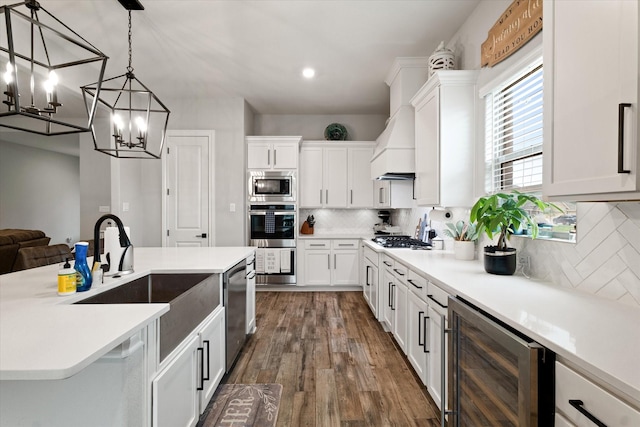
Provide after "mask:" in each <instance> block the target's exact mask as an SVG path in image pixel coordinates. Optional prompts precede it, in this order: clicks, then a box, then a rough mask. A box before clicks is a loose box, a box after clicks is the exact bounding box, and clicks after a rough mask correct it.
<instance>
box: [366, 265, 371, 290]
mask: <svg viewBox="0 0 640 427" xmlns="http://www.w3.org/2000/svg"><path fill="white" fill-rule="evenodd" d="M369 269H372V267H371V266H370V265H367V269H366V273H365V274H366V276H367V279H366V280H365V283H366V284H367V286H371V283H369Z"/></svg>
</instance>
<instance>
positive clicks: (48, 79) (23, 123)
mask: <svg viewBox="0 0 640 427" xmlns="http://www.w3.org/2000/svg"><path fill="white" fill-rule="evenodd" d="M106 64H107V57H106V56H105V55H104V54H103V53H102V52H100V51H99V50H98V49H97V48H96V47H95V46H93V45H92V44H90V43H89V42H87V41H86V40H85V39H84V38H82V37H81V36H80V35H78V34H77V33H76V32H75V31H73V30H72V29H71V28H69V27H68V26H67V25H65V24H64V23H62V22H61V21H60V20H59V19H58V18H56V17H55V16H53V15H52V14H51V13H49V12H48V11H47V10H46V9H45V8H44V7H42V6H41V5H40V3H38V2H37V1H36V0H27V1H24V2H22V3H16V4H13V5H8V6H2V7H0V87H3V88H4V91H2V90H0V92H1V93H0V97H2V104H0V126H1V127H6V128H10V129H14V130H19V131H26V132H32V133H37V134H40V135H46V136H51V135H63V134H70V133H78V132H87V131H89V130H90V128H91V124H92V123H93V119H94V116H95V111H96V103H95V102H94V103H93V104H91V105H88V106H86V108H87V113H88V115H87V118H86V119H85V118H84V117H82V118H78V117H76V118H73V116H74V114H73V113H72V112H71V111H72V110H73V106H74V103H75V104H76V105H77V107H81V102H82V98H81V96H80V92H79V91H78V90H77V88H78V87H79V86H80V79H86V78H87V76H93V79H95V80H97V83H96V85H95V87H96V93H99V91H100V87H101V84H102V79H103V75H104V70H105V67H106ZM2 95H4V96H2Z"/></svg>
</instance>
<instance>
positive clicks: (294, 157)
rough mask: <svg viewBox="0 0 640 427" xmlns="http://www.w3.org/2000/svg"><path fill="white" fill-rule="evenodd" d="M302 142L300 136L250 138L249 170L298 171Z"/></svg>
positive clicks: (248, 139) (248, 147)
mask: <svg viewBox="0 0 640 427" xmlns="http://www.w3.org/2000/svg"><path fill="white" fill-rule="evenodd" d="M301 140H302V137H299V136H293V137H287V136H248V137H247V138H246V141H247V168H248V169H261V170H297V169H298V151H299V146H300V141H301Z"/></svg>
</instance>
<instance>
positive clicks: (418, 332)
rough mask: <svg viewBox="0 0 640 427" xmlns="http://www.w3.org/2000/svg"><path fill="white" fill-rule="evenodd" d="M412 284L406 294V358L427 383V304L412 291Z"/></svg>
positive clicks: (424, 382) (419, 376) (423, 381)
mask: <svg viewBox="0 0 640 427" xmlns="http://www.w3.org/2000/svg"><path fill="white" fill-rule="evenodd" d="M412 286H413V285H409V286H408V287H409V293H408V294H407V359H409V363H411V366H413V370H414V371H415V372H416V374H417V375H418V378H420V380H422V383H423V384H425V385H426V384H427V355H428V351H429V347H428V344H429V341H428V335H429V330H428V326H429V325H428V321H429V317H428V306H427V303H426V302H425V301H424V300H423V299H422V298H420V297H419V296H418V295H417V294H416V293H415V292H413V289H411V288H412Z"/></svg>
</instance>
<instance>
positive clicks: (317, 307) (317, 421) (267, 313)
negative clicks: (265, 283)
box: [224, 292, 440, 427]
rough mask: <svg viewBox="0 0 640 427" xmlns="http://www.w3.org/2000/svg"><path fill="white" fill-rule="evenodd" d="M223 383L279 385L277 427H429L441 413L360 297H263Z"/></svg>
mask: <svg viewBox="0 0 640 427" xmlns="http://www.w3.org/2000/svg"><path fill="white" fill-rule="evenodd" d="M256 324H257V331H256V333H255V334H254V335H253V336H252V337H250V338H249V340H248V341H247V344H246V345H245V347H244V349H243V351H242V353H241V354H240V356H239V359H238V361H237V363H236V366H235V367H234V369H233V370H232V371H231V373H230V374H229V375H228V376H227V378H225V379H224V382H225V383H279V384H282V386H283V390H282V399H281V404H280V409H279V412H278V424H277V426H278V427H289V426H291V427H298V426H317V427H333V426H376V427H377V426H431V427H436V426H439V425H440V421H439V411H438V409H437V408H436V406H435V405H434V403H433V401H432V400H431V398H430V397H429V396H428V394H427V392H426V389H425V388H424V387H423V386H422V385H421V384H419V379H418V378H417V377H416V376H415V374H414V373H413V370H412V369H411V368H410V366H409V365H408V362H407V361H406V358H405V357H404V355H402V353H401V351H399V349H397V348H396V347H395V345H394V342H393V340H392V338H391V336H390V335H389V334H388V333H386V332H384V330H383V329H382V326H381V325H380V324H379V323H378V321H377V320H376V319H375V318H374V317H373V315H372V313H371V311H370V310H369V307H368V305H367V303H366V301H365V300H364V298H363V296H362V293H361V292H258V293H257V294H256Z"/></svg>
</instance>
